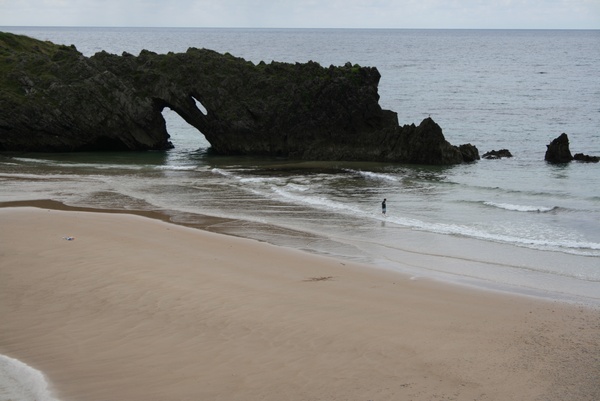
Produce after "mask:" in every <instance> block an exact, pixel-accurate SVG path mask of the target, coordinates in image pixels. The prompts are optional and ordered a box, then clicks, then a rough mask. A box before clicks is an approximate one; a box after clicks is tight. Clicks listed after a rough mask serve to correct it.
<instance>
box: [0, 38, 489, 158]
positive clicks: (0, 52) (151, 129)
mask: <svg viewBox="0 0 600 401" xmlns="http://www.w3.org/2000/svg"><path fill="white" fill-rule="evenodd" d="M0 61H1V62H2V65H3V67H2V68H3V71H2V72H3V73H2V74H1V75H0V150H2V151H84V150H89V151H91V150H150V149H168V148H170V147H172V144H171V143H170V142H169V134H168V132H167V129H166V123H165V120H164V119H163V116H162V114H161V112H162V110H163V109H164V108H165V107H168V108H170V109H172V110H174V111H175V112H176V113H178V114H179V115H180V116H181V117H182V118H183V119H184V120H185V121H187V122H188V123H189V124H190V125H192V126H194V127H195V128H196V129H198V130H199V131H200V132H201V133H202V134H203V135H204V136H205V137H206V139H207V140H208V142H210V144H211V147H212V150H213V151H214V152H215V153H220V154H248V155H269V156H284V157H290V158H298V159H313V160H362V161H386V162H405V163H420V164H457V163H462V162H463V161H472V160H477V159H479V153H478V151H477V148H476V147H474V146H473V145H462V146H461V147H460V148H459V147H456V146H453V145H451V144H450V143H448V142H447V141H446V140H445V138H444V136H443V134H442V129H441V128H440V127H439V125H437V124H436V123H435V122H434V121H433V120H432V119H431V118H427V119H425V120H423V121H422V122H421V123H420V124H419V125H418V126H415V125H414V124H412V125H404V126H400V125H399V124H398V120H397V114H396V113H395V112H393V111H390V110H383V109H382V108H381V107H380V105H379V94H378V90H377V87H378V84H379V80H380V74H379V72H378V71H377V69H376V68H374V67H361V66H358V65H352V64H350V63H347V64H346V65H344V66H340V67H334V66H330V67H328V68H325V67H322V66H320V65H319V64H318V63H315V62H308V63H303V64H301V63H296V64H289V63H278V62H271V63H270V64H266V63H264V62H261V63H259V64H258V65H255V64H253V63H251V62H249V61H246V60H243V59H241V58H237V57H234V56H232V55H230V54H219V53H217V52H214V51H211V50H207V49H195V48H190V49H188V50H187V52H185V53H169V54H156V53H153V52H150V51H145V50H144V51H142V52H141V53H140V54H139V55H138V56H133V55H131V54H128V53H124V54H123V55H121V56H118V55H113V54H109V53H106V52H100V53H97V54H95V55H94V56H92V57H89V58H87V57H84V56H83V55H82V54H81V53H79V52H78V51H77V49H76V48H75V47H74V46H70V47H68V46H61V45H54V44H52V43H50V42H41V41H37V40H34V39H31V38H28V37H25V36H18V35H12V34H8V33H0ZM199 105H200V107H199Z"/></svg>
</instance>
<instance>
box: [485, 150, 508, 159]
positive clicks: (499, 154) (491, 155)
mask: <svg viewBox="0 0 600 401" xmlns="http://www.w3.org/2000/svg"><path fill="white" fill-rule="evenodd" d="M481 157H482V158H483V159H502V158H503V157H513V155H512V153H510V151H509V150H508V149H500V150H491V151H489V152H486V153H484V154H483V156H481Z"/></svg>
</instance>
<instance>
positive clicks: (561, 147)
mask: <svg viewBox="0 0 600 401" xmlns="http://www.w3.org/2000/svg"><path fill="white" fill-rule="evenodd" d="M544 160H546V161H547V162H550V163H567V162H570V161H571V160H573V155H571V150H570V149H569V137H568V136H567V134H565V133H564V132H563V133H562V134H560V136H558V138H554V139H553V140H552V142H550V145H547V149H546V155H545V156H544Z"/></svg>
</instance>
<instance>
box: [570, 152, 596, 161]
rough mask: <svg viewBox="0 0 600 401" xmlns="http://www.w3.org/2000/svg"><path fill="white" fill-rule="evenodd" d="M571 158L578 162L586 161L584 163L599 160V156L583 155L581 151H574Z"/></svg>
mask: <svg viewBox="0 0 600 401" xmlns="http://www.w3.org/2000/svg"><path fill="white" fill-rule="evenodd" d="M573 160H577V161H580V162H586V163H598V162H600V157H598V156H590V155H584V154H583V153H575V156H573Z"/></svg>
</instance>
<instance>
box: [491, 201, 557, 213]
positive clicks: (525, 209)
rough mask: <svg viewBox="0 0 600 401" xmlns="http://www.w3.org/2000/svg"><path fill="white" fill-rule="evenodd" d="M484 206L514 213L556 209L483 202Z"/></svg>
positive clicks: (541, 211)
mask: <svg viewBox="0 0 600 401" xmlns="http://www.w3.org/2000/svg"><path fill="white" fill-rule="evenodd" d="M483 204H484V205H487V206H492V207H497V208H499V209H506V210H511V211H515V212H540V213H543V212H550V211H552V210H554V209H556V207H554V206H552V207H548V206H530V205H513V204H510V203H496V202H483Z"/></svg>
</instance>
